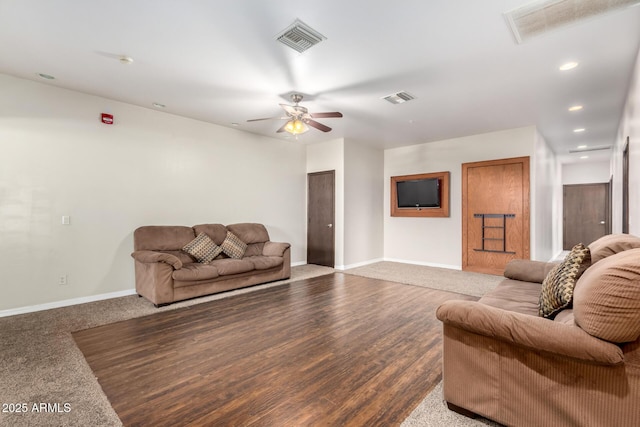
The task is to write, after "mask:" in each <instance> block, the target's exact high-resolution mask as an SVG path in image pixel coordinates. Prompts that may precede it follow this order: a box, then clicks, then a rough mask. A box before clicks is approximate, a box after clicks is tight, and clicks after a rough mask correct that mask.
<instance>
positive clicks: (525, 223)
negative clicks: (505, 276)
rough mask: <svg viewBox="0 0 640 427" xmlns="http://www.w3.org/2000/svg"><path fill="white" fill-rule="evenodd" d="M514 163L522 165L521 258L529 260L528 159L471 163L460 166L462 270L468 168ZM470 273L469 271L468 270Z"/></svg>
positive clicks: (465, 255) (466, 263)
mask: <svg viewBox="0 0 640 427" xmlns="http://www.w3.org/2000/svg"><path fill="white" fill-rule="evenodd" d="M514 163H522V165H523V166H522V167H523V176H522V181H523V182H522V229H523V232H524V233H523V236H522V258H524V259H530V258H531V211H530V192H531V184H530V175H531V171H530V167H529V157H528V156H525V157H512V158H508V159H497V160H486V161H481V162H471V163H463V164H462V270H467V269H468V267H469V260H468V253H467V245H468V243H469V242H468V239H467V235H468V229H469V224H468V221H467V217H468V215H467V214H468V210H469V205H468V199H467V193H468V191H469V188H468V184H467V176H468V170H469V168H474V167H483V166H502V165H511V164H514ZM469 271H471V270H469Z"/></svg>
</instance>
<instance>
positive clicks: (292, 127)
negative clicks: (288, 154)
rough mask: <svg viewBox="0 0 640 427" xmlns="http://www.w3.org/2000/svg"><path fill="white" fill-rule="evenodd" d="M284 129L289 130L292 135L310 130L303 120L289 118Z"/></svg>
mask: <svg viewBox="0 0 640 427" xmlns="http://www.w3.org/2000/svg"><path fill="white" fill-rule="evenodd" d="M284 130H285V131H287V132H289V133H290V134H291V135H300V134H302V133H305V132H306V131H308V130H309V128H308V127H307V125H305V124H304V122H303V121H302V120H298V119H295V120H289V121H288V122H287V124H286V125H284Z"/></svg>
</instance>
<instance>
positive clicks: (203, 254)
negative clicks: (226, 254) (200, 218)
mask: <svg viewBox="0 0 640 427" xmlns="http://www.w3.org/2000/svg"><path fill="white" fill-rule="evenodd" d="M182 250H183V251H185V252H186V253H188V254H189V255H191V256H193V257H194V258H195V259H197V260H198V262H201V263H208V262H211V261H213V259H214V258H215V257H217V256H218V255H220V254H221V253H222V248H221V247H220V246H218V245H216V244H215V243H214V242H213V240H211V239H210V238H209V236H207V235H206V234H204V233H200V234H198V237H196V238H195V239H193V240H192V241H190V242H189V243H187V244H186V245H185V246H184V247H183V248H182Z"/></svg>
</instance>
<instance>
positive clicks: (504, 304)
mask: <svg viewBox="0 0 640 427" xmlns="http://www.w3.org/2000/svg"><path fill="white" fill-rule="evenodd" d="M540 286H541V285H540V283H535V282H522V281H520V280H511V279H504V280H503V281H501V282H500V283H499V284H498V286H496V287H495V289H493V290H491V291H489V292H487V293H486V294H485V295H484V296H483V297H482V298H480V301H479V302H481V303H482V304H485V305H490V306H492V307H496V308H501V309H503V310H507V311H514V312H516V313H521V314H527V315H530V316H537V315H538V298H539V297H540Z"/></svg>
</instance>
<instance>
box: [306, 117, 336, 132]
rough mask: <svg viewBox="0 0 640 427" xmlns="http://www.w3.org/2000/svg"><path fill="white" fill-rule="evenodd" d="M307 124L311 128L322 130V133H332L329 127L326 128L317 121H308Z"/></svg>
mask: <svg viewBox="0 0 640 427" xmlns="http://www.w3.org/2000/svg"><path fill="white" fill-rule="evenodd" d="M307 124H308V125H309V126H311V127H314V128H316V129H318V130H321V131H322V132H329V131H331V128H330V127H329V126H325V125H323V124H322V123H318V122H316V121H315V120H307Z"/></svg>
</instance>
